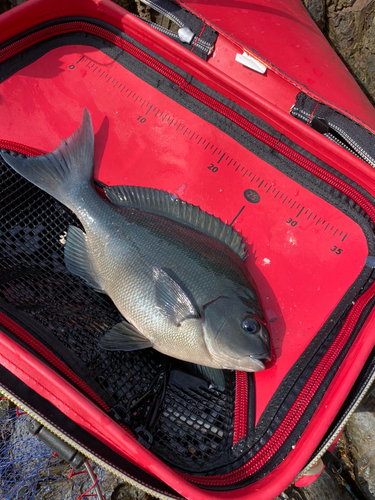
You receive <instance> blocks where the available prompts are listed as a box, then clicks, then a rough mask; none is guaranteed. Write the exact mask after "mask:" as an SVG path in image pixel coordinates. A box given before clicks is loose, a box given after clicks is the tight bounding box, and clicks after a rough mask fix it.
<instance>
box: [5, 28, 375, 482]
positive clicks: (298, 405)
mask: <svg viewBox="0 0 375 500" xmlns="http://www.w3.org/2000/svg"><path fill="white" fill-rule="evenodd" d="M74 31H84V32H88V33H91V34H94V35H97V36H99V37H102V38H104V39H106V40H107V41H109V42H111V43H113V44H115V45H117V46H118V47H120V48H122V49H123V50H125V51H126V52H128V53H129V54H131V55H133V56H134V57H136V58H137V59H138V60H140V61H142V62H143V63H145V64H147V65H148V66H150V67H151V68H153V69H154V70H155V71H157V72H158V73H160V74H162V75H163V76H165V77H166V78H168V79H169V80H170V81H171V82H173V83H175V84H176V85H178V86H179V87H180V88H181V90H184V91H185V92H186V93H188V94H189V95H191V96H192V97H194V98H195V99H197V100H199V101H200V102H202V103H204V104H205V105H207V106H208V107H210V108H211V109H213V110H215V111H217V112H218V113H220V114H221V115H223V116H225V117H226V118H228V119H229V120H231V121H232V122H233V123H235V124H236V125H238V126H239V127H241V128H242V129H243V130H245V131H246V132H248V133H249V134H251V135H252V136H253V137H255V138H257V139H258V140H260V141H261V142H263V143H264V144H266V145H267V146H269V147H271V148H273V149H274V150H276V151H277V152H279V153H280V154H281V155H283V156H285V157H286V158H288V159H289V160H292V161H293V162H294V163H295V164H297V165H299V166H300V167H301V168H303V169H305V170H306V171H308V172H310V173H312V174H314V175H315V176H316V177H317V178H319V179H320V180H322V181H324V182H326V183H328V184H329V185H330V186H333V187H335V188H336V189H338V190H339V191H340V192H342V193H344V194H345V195H347V196H348V197H349V198H351V199H352V200H353V201H355V202H356V203H357V204H358V205H359V206H360V207H361V208H362V209H363V210H365V211H366V212H367V214H368V215H369V217H370V218H371V219H372V220H373V221H374V222H375V207H374V206H373V205H372V204H371V202H370V201H369V200H368V199H367V198H366V197H365V196H364V195H362V194H361V193H359V192H358V191H357V190H356V189H355V188H354V187H353V186H351V185H349V184H347V183H346V182H345V181H343V180H342V179H339V178H338V177H336V176H335V175H334V174H332V173H330V172H327V171H326V170H325V169H324V168H323V167H320V166H318V165H317V164H315V163H314V162H313V161H312V160H309V159H308V158H306V157H304V156H303V155H302V154H300V153H298V152H296V151H294V150H293V149H292V148H291V147H289V146H287V145H286V144H284V143H282V142H281V141H279V140H278V139H276V138H274V137H273V136H271V135H270V134H268V133H267V132H265V131H263V130H262V129H260V128H259V127H257V126H256V125H254V124H252V123H251V122H250V121H249V120H247V119H246V118H244V117H243V116H241V115H240V114H239V113H237V112H235V111H233V110H232V109H230V108H229V107H228V106H226V105H224V104H222V103H220V102H219V101H217V100H216V99H214V98H213V97H210V96H208V95H207V94H205V93H204V92H203V91H202V90H200V89H198V88H197V87H195V86H194V85H192V84H191V83H189V82H188V81H187V80H185V79H184V77H182V76H181V75H179V74H178V73H177V72H175V71H174V70H172V69H171V68H169V67H167V66H165V65H164V64H163V63H161V62H160V61H158V60H157V59H155V58H154V57H152V56H151V55H149V54H147V53H145V52H143V51H142V50H141V49H139V48H137V47H135V46H133V45H132V44H131V43H130V42H128V41H126V40H124V39H123V38H121V37H119V36H118V35H115V34H114V33H112V32H110V31H108V30H106V29H104V28H101V27H98V26H95V25H93V24H90V23H87V22H79V21H74V22H67V23H61V24H57V25H55V26H52V27H48V28H45V29H42V30H40V31H38V32H35V33H32V34H31V35H28V36H26V37H25V38H23V39H20V40H18V41H16V42H14V43H12V44H10V45H9V46H7V47H5V48H4V49H3V50H1V51H0V62H2V61H5V60H6V59H8V58H9V57H12V56H13V55H15V54H17V53H18V52H20V51H21V50H24V49H26V48H28V47H31V46H32V45H33V44H35V43H37V42H40V41H42V40H45V39H47V38H49V37H52V36H56V35H59V34H63V33H70V32H74ZM0 147H4V141H0ZM25 148H27V147H25ZM21 149H22V148H21ZM28 150H29V151H30V150H31V148H29V149H28ZM23 151H25V150H24V149H23V150H22V154H25V153H24V152H23ZM34 151H36V150H34ZM19 152H21V151H19ZM38 153H39V152H38ZM38 153H36V154H38ZM374 294H375V284H373V285H372V286H371V287H370V288H369V289H368V290H367V291H366V292H365V293H364V294H363V295H362V296H361V297H360V298H359V299H358V300H357V302H356V303H355V304H354V306H353V308H352V309H351V311H350V313H349V315H348V317H347V319H346V321H345V323H344V325H343V327H342V329H341V330H340V332H339V334H338V336H337V337H336V339H335V340H334V342H333V343H332V344H331V346H330V348H329V349H328V350H327V352H326V354H325V355H324V356H323V358H322V360H321V361H320V362H319V364H318V365H317V366H316V368H315V370H314V371H313V373H312V375H311V376H310V378H309V379H308V381H307V382H306V384H305V386H304V388H303V389H302V391H301V393H300V395H299V396H298V397H297V399H296V401H295V403H294V404H293V405H292V407H291V408H290V410H289V411H288V413H287V415H286V416H285V418H284V419H283V421H282V422H281V424H280V426H279V427H278V429H277V431H276V432H275V433H274V434H273V436H272V437H271V438H270V439H269V440H268V442H267V443H266V444H265V445H264V446H263V448H262V449H261V450H259V452H258V453H257V454H256V455H254V457H253V458H252V459H250V460H249V461H248V462H247V463H246V464H245V465H243V466H242V467H240V468H239V469H237V470H235V471H233V472H231V473H228V474H225V475H221V476H211V477H197V476H194V477H192V476H188V475H185V474H182V476H183V477H185V478H186V479H188V480H190V481H193V482H196V483H198V484H201V485H204V486H220V485H222V486H225V485H230V484H235V483H237V482H240V481H242V480H244V479H246V478H247V477H249V476H250V475H251V474H253V473H255V472H256V471H258V470H260V469H261V468H262V467H263V466H264V465H265V464H266V463H267V462H268V461H269V460H270V459H271V458H272V456H273V455H274V454H275V453H276V452H277V451H278V450H279V449H280V447H281V446H282V444H283V443H284V442H285V441H286V439H287V437H288V436H289V435H290V434H291V432H292V430H293V429H294V427H295V426H296V425H297V423H298V421H299V420H300V419H301V417H302V415H303V413H304V411H305V410H306V408H307V407H308V405H309V403H310V402H311V400H312V398H313V395H314V394H315V393H316V392H317V390H318V388H319V386H320V384H321V382H322V381H323V380H324V377H325V376H326V375H327V374H328V372H329V370H330V368H331V367H332V365H333V364H334V362H335V360H336V359H337V357H338V355H339V354H340V352H341V351H342V349H343V348H344V347H345V344H346V342H347V340H348V339H349V337H350V335H351V333H352V331H353V329H354V327H355V325H356V322H357V321H358V319H359V317H360V315H361V313H362V312H363V310H364V308H365V307H366V305H367V303H368V302H369V300H370V299H371V298H372V297H373V295H374ZM246 392H247V391H245V390H244V391H242V394H245V393H246ZM236 399H237V395H236ZM237 401H238V404H239V406H238V408H239V409H238V410H236V411H237V412H238V415H241V414H242V412H244V411H246V410H245V405H246V408H247V407H248V404H247V400H246V396H245V397H243V396H241V397H240V396H238V399H237ZM241 401H242V402H241ZM236 422H237V424H236V425H238V429H237V431H236V437H235V439H237V438H239V437H240V436H241V435H242V433H243V432H244V424H243V423H242V422H241V418H240V417H239V416H238V417H237V418H236Z"/></svg>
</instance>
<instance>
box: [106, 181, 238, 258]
mask: <svg viewBox="0 0 375 500" xmlns="http://www.w3.org/2000/svg"><path fill="white" fill-rule="evenodd" d="M102 187H103V189H104V191H105V194H106V195H107V197H108V199H109V201H110V202H111V203H113V205H115V206H116V207H119V208H121V207H134V208H139V209H141V210H145V211H146V212H147V211H148V212H153V213H157V214H159V215H163V216H164V217H168V218H170V219H173V220H177V221H178V222H182V223H184V224H186V225H188V226H191V227H193V228H195V229H199V230H200V231H202V232H204V233H206V234H208V235H209V236H212V237H213V238H215V239H216V240H219V241H221V242H222V243H224V244H225V245H227V246H228V247H229V248H230V249H231V250H232V251H233V252H235V253H236V254H237V255H238V256H239V257H240V258H241V259H242V260H245V258H246V251H245V243H244V242H243V240H242V238H241V236H240V235H239V234H238V233H237V232H236V231H235V230H234V229H233V228H232V227H231V226H229V225H228V224H225V222H222V221H221V220H220V219H219V218H218V217H215V216H213V215H210V214H208V213H207V212H204V211H203V210H201V209H200V208H199V207H197V206H195V205H191V204H190V203H186V202H185V201H182V200H180V199H179V198H175V197H174V196H173V195H171V194H170V193H167V192H166V191H162V190H160V189H152V188H143V187H138V186H104V185H103V186H102Z"/></svg>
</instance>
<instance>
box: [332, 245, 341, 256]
mask: <svg viewBox="0 0 375 500" xmlns="http://www.w3.org/2000/svg"><path fill="white" fill-rule="evenodd" d="M331 252H335V253H337V255H340V253H341V252H342V248H337V246H336V245H335V246H334V247H333V248H331Z"/></svg>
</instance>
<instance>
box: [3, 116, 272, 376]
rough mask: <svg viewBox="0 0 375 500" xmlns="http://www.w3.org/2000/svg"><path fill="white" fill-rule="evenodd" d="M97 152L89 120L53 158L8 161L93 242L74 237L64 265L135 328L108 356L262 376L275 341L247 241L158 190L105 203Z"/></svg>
mask: <svg viewBox="0 0 375 500" xmlns="http://www.w3.org/2000/svg"><path fill="white" fill-rule="evenodd" d="M93 151H94V134H93V129H92V124H91V118H90V115H89V113H88V111H87V110H85V111H84V115H83V120H82V124H81V126H80V127H79V128H78V129H77V130H76V131H75V132H74V133H73V134H72V135H71V136H70V137H69V138H68V139H67V140H65V139H63V140H62V143H61V145H60V146H59V147H58V148H57V149H56V150H55V151H54V152H52V153H50V154H47V155H45V156H40V157H32V158H21V157H13V156H10V155H9V154H6V153H3V154H2V156H3V158H4V159H5V161H7V163H9V165H10V166H11V167H12V168H14V169H15V170H16V171H17V172H18V173H20V174H21V175H23V176H24V177H25V178H26V179H28V180H30V181H31V182H33V183H34V184H36V185H37V186H38V187H40V188H41V189H44V190H45V191H46V192H48V193H49V194H51V195H52V196H54V197H55V198H56V199H57V200H59V201H60V202H62V203H63V204H65V205H66V206H67V207H69V208H70V209H71V210H72V211H73V212H74V213H75V214H76V215H77V217H78V218H79V220H80V221H81V223H82V225H83V227H84V230H85V232H83V231H81V230H80V229H78V228H74V227H70V228H69V231H68V235H67V242H66V246H65V252H64V260H65V264H66V266H67V268H68V270H70V271H71V272H72V273H73V274H76V275H79V276H81V277H82V278H83V279H84V280H85V281H86V282H87V283H88V284H89V285H91V286H92V287H93V288H95V289H96V290H97V291H101V292H104V293H106V294H108V295H109V297H110V298H111V299H112V300H113V302H114V304H115V305H116V307H117V308H118V310H119V311H120V313H121V314H122V315H123V317H124V318H125V319H126V320H127V321H124V322H122V323H119V324H118V325H115V326H114V327H113V328H112V329H111V330H110V331H109V332H107V333H106V335H105V336H104V338H103V339H102V341H101V345H102V347H104V348H107V349H116V350H117V349H118V350H135V349H144V348H147V347H153V348H155V349H157V350H158V351H160V352H162V353H164V354H167V355H169V356H172V357H175V358H177V359H181V360H184V361H188V362H190V363H195V364H197V365H203V366H205V367H210V368H219V369H235V370H243V371H258V370H261V369H263V368H264V364H263V362H262V361H261V360H262V359H263V360H269V359H270V345H269V335H268V331H267V329H266V327H265V325H264V316H263V313H262V306H261V303H260V301H259V298H258V296H257V293H256V291H255V289H254V287H253V286H252V284H251V278H250V276H249V275H248V271H247V269H246V267H245V265H244V263H243V259H244V258H245V255H246V254H245V252H244V248H243V243H242V240H241V238H240V237H239V236H238V235H237V233H235V231H233V229H232V228H231V227H230V226H228V225H226V224H224V223H223V222H221V221H220V220H219V219H217V218H215V217H213V216H211V215H209V214H206V213H205V212H202V211H201V210H200V209H199V207H196V206H192V205H189V204H185V203H184V202H181V201H179V200H176V199H175V198H174V197H172V196H171V195H168V194H167V193H163V192H158V191H157V190H151V189H145V188H139V187H128V186H122V187H121V186H120V187H118V186H117V187H112V188H110V187H108V186H104V190H105V192H106V193H107V194H108V196H109V199H110V201H111V202H112V204H111V203H110V202H107V201H104V200H103V199H102V198H100V197H99V196H98V194H97V193H96V191H95V190H94V189H93V186H92V170H93V158H94V155H93ZM128 198H129V199H130V202H129V199H128ZM113 203H114V204H113ZM155 212H156V213H155Z"/></svg>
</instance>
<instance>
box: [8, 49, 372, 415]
mask: <svg viewBox="0 0 375 500" xmlns="http://www.w3.org/2000/svg"><path fill="white" fill-rule="evenodd" d="M0 106H1V125H0V136H1V138H2V139H7V140H11V141H15V142H20V143H23V144H27V145H29V146H32V147H34V148H39V149H42V150H44V151H51V150H52V149H54V148H55V147H56V146H57V145H58V144H59V143H60V140H61V138H62V137H67V136H69V135H70V134H71V133H72V132H73V131H74V130H75V129H76V128H77V127H78V125H79V124H80V121H81V118H82V111H83V108H84V107H86V108H87V109H88V110H89V111H90V113H91V116H92V119H93V125H94V130H95V141H96V142H95V177H96V178H98V179H99V180H100V181H102V182H104V183H105V184H109V185H116V184H128V185H135V186H145V187H154V188H158V189H164V190H166V191H169V192H171V193H174V194H175V195H177V196H178V197H180V198H182V199H184V200H186V201H187V202H189V203H192V204H194V205H199V206H200V207H201V208H202V209H203V210H205V211H207V212H209V213H213V214H214V215H216V216H218V217H220V218H221V219H222V220H223V221H226V222H228V223H233V225H234V227H235V228H236V229H237V230H238V231H239V232H240V233H241V234H242V235H243V236H244V237H245V238H246V240H247V249H248V257H247V260H246V265H247V267H248V269H249V271H250V273H251V275H252V276H253V278H254V280H255V283H256V285H257V287H258V289H259V294H260V297H261V300H262V302H263V306H264V310H265V315H266V317H267V319H268V321H269V325H270V334H271V343H272V352H273V360H272V362H271V363H270V364H269V365H268V367H267V370H265V371H263V372H260V373H257V374H256V376H255V380H256V399H257V401H256V411H257V415H256V420H258V419H259V417H260V415H261V413H262V411H263V410H264V408H265V406H266V404H267V403H268V401H269V400H270V398H271V397H272V395H273V393H274V392H275V390H276V389H277V387H278V386H279V384H280V382H281V380H282V379H283V378H284V376H285V375H286V373H287V372H288V370H289V369H290V368H291V366H292V365H293V363H294V362H295V361H296V360H297V359H298V357H299V356H300V354H301V353H302V351H303V350H304V349H305V347H306V346H307V345H308V344H309V342H310V341H311V340H312V339H313V337H314V335H315V334H316V332H317V331H318V330H319V329H320V328H321V327H322V325H323V324H324V322H325V321H326V320H327V318H328V317H329V315H330V314H331V313H332V311H333V310H334V308H335V307H336V306H337V304H338V303H339V301H340V300H341V299H342V297H343V295H344V294H345V292H346V291H347V290H348V288H349V287H350V285H351V284H352V283H353V282H354V281H355V279H356V278H357V277H358V275H359V273H360V272H361V270H362V269H363V267H364V264H365V259H366V257H367V255H368V248H367V243H366V238H365V236H364V234H363V231H362V229H361V228H360V226H359V225H358V224H357V223H356V222H354V221H353V220H352V219H351V218H349V217H348V216H346V215H345V214H343V213H342V212H341V211H339V210H338V209H337V208H335V207H334V206H332V205H331V204H329V203H328V202H326V201H324V200H323V199H321V198H320V197H318V196H317V195H315V194H313V193H311V192H310V191H308V190H307V189H305V188H304V187H302V186H301V185H300V184H298V183H297V182H295V181H293V180H291V179H290V178H289V177H287V176H286V175H284V174H283V173H281V172H280V171H278V170H277V169H275V168H274V167H272V166H270V165H269V164H268V163H266V162H265V161H263V160H261V159H259V158H258V157H257V156H255V155H254V154H253V153H251V152H250V151H248V150H247V149H246V148H245V147H243V146H242V145H240V144H239V143H237V142H236V141H235V140H234V139H233V138H231V137H229V136H227V135H226V134H225V133H224V132H222V131H221V130H219V129H218V128H216V127H215V126H213V125H211V124H210V123H208V122H207V121H205V120H204V119H202V118H200V117H198V116H197V115H195V114H193V113H192V112H190V111H188V110H187V109H185V108H184V107H182V106H181V105H179V104H177V103H176V102H175V101H173V100H172V99H170V98H169V97H167V96H166V95H164V94H163V93H161V92H160V91H158V90H157V89H156V88H154V87H151V86H150V85H148V84H146V83H145V82H143V81H142V80H141V79H139V78H138V77H137V76H135V75H134V74H132V73H131V72H130V71H128V70H127V69H125V68H124V67H123V66H121V65H120V64H118V63H116V62H114V61H113V60H112V59H111V58H110V57H108V56H107V55H105V54H104V53H102V52H100V51H98V50H96V49H94V48H92V47H89V46H78V45H71V46H68V47H60V48H57V49H53V50H51V51H50V52H48V53H47V54H46V55H44V56H42V57H41V58H40V59H38V60H37V61H35V62H34V63H32V64H30V65H29V66H27V67H26V68H24V69H22V70H20V71H18V72H17V73H15V74H14V75H13V76H11V77H10V78H8V79H7V80H5V81H4V82H2V83H1V85H0ZM207 286H209V283H208V284H207Z"/></svg>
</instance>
